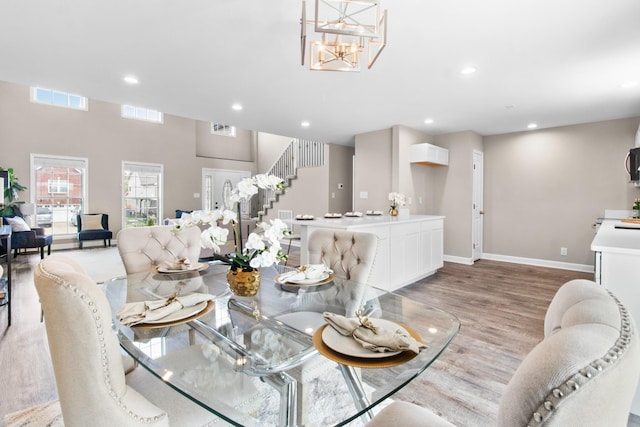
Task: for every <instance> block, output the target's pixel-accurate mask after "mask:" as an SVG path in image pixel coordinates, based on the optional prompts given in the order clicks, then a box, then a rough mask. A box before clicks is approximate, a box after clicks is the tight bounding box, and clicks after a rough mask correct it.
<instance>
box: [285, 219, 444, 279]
mask: <svg viewBox="0 0 640 427" xmlns="http://www.w3.org/2000/svg"><path fill="white" fill-rule="evenodd" d="M293 224H295V225H296V226H297V227H299V228H300V238H301V240H300V263H301V264H307V263H308V260H309V258H308V252H307V243H308V240H309V235H310V234H311V233H312V232H313V231H314V230H316V229H319V228H328V229H332V230H347V231H358V232H366V233H373V234H375V235H376V236H378V249H377V252H376V260H375V262H374V265H373V268H372V271H371V277H370V280H369V282H370V283H371V284H372V285H373V286H376V287H379V288H382V289H385V290H388V291H393V290H395V289H398V288H401V287H403V286H406V285H408V284H410V283H413V282H415V281H416V280H419V279H421V278H423V277H427V276H429V275H431V274H433V273H435V272H436V271H437V270H438V269H439V268H441V267H442V266H443V259H444V254H443V252H444V246H443V245H444V216H439V215H409V216H407V217H392V216H389V215H365V216H361V217H346V216H342V217H339V218H314V219H312V220H300V219H296V220H294V221H293Z"/></svg>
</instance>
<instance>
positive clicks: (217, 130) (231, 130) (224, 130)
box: [211, 123, 236, 138]
mask: <svg viewBox="0 0 640 427" xmlns="http://www.w3.org/2000/svg"><path fill="white" fill-rule="evenodd" d="M211 133H212V134H214V135H222V136H230V137H232V138H235V137H236V127H235V126H230V125H223V124H220V123H211Z"/></svg>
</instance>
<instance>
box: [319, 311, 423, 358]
mask: <svg viewBox="0 0 640 427" xmlns="http://www.w3.org/2000/svg"><path fill="white" fill-rule="evenodd" d="M394 323H396V324H397V325H399V326H401V327H403V328H404V329H405V330H406V331H407V332H409V335H411V336H412V337H413V338H415V339H416V340H417V341H419V342H422V338H420V335H419V334H418V333H417V332H416V331H414V330H413V329H411V328H410V327H408V326H407V325H403V324H400V323H397V322H394ZM327 327H330V326H329V325H328V324H324V325H323V326H321V327H320V328H318V330H317V331H316V332H315V333H314V334H313V346H314V347H315V348H316V349H317V350H318V353H320V354H322V355H323V356H324V357H326V358H327V359H329V360H332V361H334V362H337V363H340V364H342V365H347V366H353V367H355V368H389V367H392V366H397V365H401V364H403V363H406V362H408V361H410V360H411V359H413V358H414V357H416V356H417V354H416V353H414V352H412V351H403V352H401V353H400V354H397V355H395V356H390V357H384V358H379V359H372V358H362V357H352V356H347V355H345V354H342V353H338V352H337V351H334V350H332V349H330V348H329V347H328V346H327V345H326V344H325V343H324V342H323V340H322V333H323V331H324V330H325V329H326V328H327Z"/></svg>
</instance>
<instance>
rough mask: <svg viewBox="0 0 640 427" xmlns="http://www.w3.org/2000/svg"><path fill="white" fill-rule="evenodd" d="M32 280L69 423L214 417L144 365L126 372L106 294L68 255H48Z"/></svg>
mask: <svg viewBox="0 0 640 427" xmlns="http://www.w3.org/2000/svg"><path fill="white" fill-rule="evenodd" d="M34 282H35V285H36V289H37V291H38V295H39V296H40V301H41V302H42V307H43V310H44V312H45V324H46V330H47V339H48V342H49V350H50V353H51V361H52V363H53V370H54V374H55V378H56V386H57V388H58V396H59V400H60V407H61V410H62V417H63V420H64V425H65V426H66V427H75V426H83V427H84V426H92V427H103V426H104V427H111V426H143V425H146V426H169V425H170V424H172V425H185V426H187V425H188V426H203V425H207V423H209V422H214V421H215V420H216V417H215V416H214V415H213V414H210V413H208V412H206V411H205V410H204V409H202V408H200V407H199V406H197V405H196V404H194V403H193V402H191V401H190V400H188V399H187V398H185V397H183V396H182V395H181V394H179V393H177V392H175V391H174V390H173V389H172V388H170V387H169V386H168V385H166V384H163V383H162V381H161V380H159V379H158V378H156V377H154V376H153V375H151V374H150V373H148V372H147V371H146V370H145V369H142V368H137V369H133V370H132V371H131V372H130V373H128V374H127V375H126V376H125V368H124V366H123V361H122V358H121V353H120V349H119V345H118V340H117V338H116V336H115V334H114V333H113V330H112V329H111V308H110V307H109V303H108V301H107V298H106V296H105V295H104V294H103V293H102V290H101V289H100V288H99V287H98V286H96V284H95V282H94V281H93V280H91V278H90V277H89V276H88V275H87V274H86V273H85V272H84V271H83V269H82V267H81V266H80V265H79V264H78V263H77V262H76V261H75V260H74V259H73V258H70V257H68V256H65V255H62V254H53V255H51V256H50V257H47V258H45V259H44V260H43V261H41V262H40V264H38V266H37V268H36V271H35V273H34ZM129 384H135V385H134V387H132V386H131V385H129Z"/></svg>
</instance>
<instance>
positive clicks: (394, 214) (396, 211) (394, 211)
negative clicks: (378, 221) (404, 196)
mask: <svg viewBox="0 0 640 427" xmlns="http://www.w3.org/2000/svg"><path fill="white" fill-rule="evenodd" d="M389 215H391V216H398V209H396V208H391V209H389Z"/></svg>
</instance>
